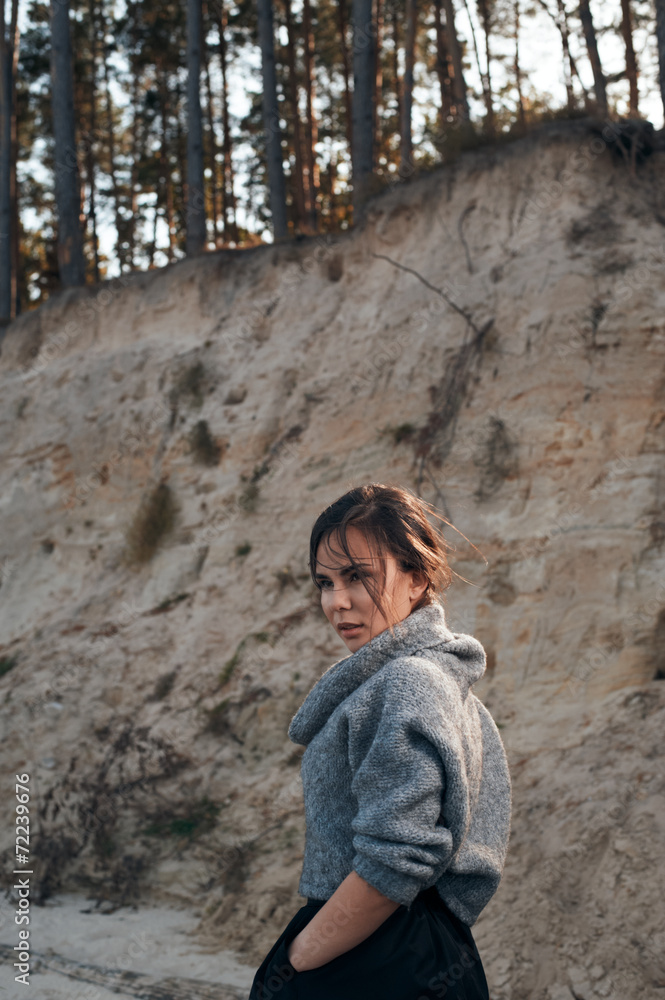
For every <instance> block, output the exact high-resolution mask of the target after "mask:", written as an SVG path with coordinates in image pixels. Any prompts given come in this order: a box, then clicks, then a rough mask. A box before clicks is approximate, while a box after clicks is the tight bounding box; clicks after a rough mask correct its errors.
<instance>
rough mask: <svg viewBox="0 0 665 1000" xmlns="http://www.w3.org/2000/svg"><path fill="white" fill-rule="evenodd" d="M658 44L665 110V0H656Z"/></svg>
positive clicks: (661, 90)
mask: <svg viewBox="0 0 665 1000" xmlns="http://www.w3.org/2000/svg"><path fill="white" fill-rule="evenodd" d="M656 44H657V46H658V75H659V79H660V96H661V100H662V102H663V109H664V110H665V0H656Z"/></svg>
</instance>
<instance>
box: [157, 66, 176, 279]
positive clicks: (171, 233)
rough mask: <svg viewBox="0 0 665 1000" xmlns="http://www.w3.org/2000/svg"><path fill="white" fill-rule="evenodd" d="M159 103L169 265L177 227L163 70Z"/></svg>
mask: <svg viewBox="0 0 665 1000" xmlns="http://www.w3.org/2000/svg"><path fill="white" fill-rule="evenodd" d="M159 103H160V106H161V111H162V114H161V119H162V137H161V142H160V148H159V163H160V167H161V171H162V174H163V175H164V209H165V212H166V228H167V231H168V237H169V246H168V250H167V257H168V261H169V264H170V263H171V262H172V261H173V260H174V259H175V225H174V220H173V184H172V181H171V157H170V156H169V132H168V123H169V117H170V115H169V110H170V105H169V81H168V77H167V75H166V73H165V72H164V71H163V70H162V72H161V73H160V75H159Z"/></svg>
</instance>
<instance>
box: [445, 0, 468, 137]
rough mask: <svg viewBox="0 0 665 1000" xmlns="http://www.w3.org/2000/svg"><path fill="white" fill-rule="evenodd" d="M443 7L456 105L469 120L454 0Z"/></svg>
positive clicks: (461, 117) (460, 114)
mask: <svg viewBox="0 0 665 1000" xmlns="http://www.w3.org/2000/svg"><path fill="white" fill-rule="evenodd" d="M443 9H444V11H445V14H446V30H447V33H448V44H449V46H450V54H451V56H452V60H453V69H454V71H455V75H454V77H453V93H454V95H455V105H456V108H457V115H458V117H459V118H460V119H461V120H462V121H468V120H469V102H468V100H467V96H466V80H465V79H464V67H463V65H462V46H461V45H460V41H459V37H458V35H457V29H456V27H455V8H454V7H453V0H443Z"/></svg>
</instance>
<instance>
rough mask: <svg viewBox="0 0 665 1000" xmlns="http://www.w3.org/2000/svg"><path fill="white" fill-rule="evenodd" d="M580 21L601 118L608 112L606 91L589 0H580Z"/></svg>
mask: <svg viewBox="0 0 665 1000" xmlns="http://www.w3.org/2000/svg"><path fill="white" fill-rule="evenodd" d="M580 21H581V22H582V29H583V31H584V39H585V41H586V47H587V52H588V53H589V61H590V62H591V69H592V70H593V82H594V88H595V91H596V105H597V107H598V114H599V115H600V116H601V117H602V118H606V117H607V114H608V106H607V92H606V89H605V75H604V73H603V67H602V66H601V64H600V56H599V55H598V42H597V40H596V29H595V28H594V26H593V18H592V17H591V10H590V8H589V0H580Z"/></svg>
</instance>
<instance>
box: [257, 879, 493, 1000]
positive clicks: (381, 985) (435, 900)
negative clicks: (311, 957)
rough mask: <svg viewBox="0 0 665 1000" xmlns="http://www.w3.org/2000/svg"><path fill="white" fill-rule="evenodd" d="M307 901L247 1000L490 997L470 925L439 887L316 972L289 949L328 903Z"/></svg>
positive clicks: (273, 950) (479, 999) (271, 953)
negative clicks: (301, 965)
mask: <svg viewBox="0 0 665 1000" xmlns="http://www.w3.org/2000/svg"><path fill="white" fill-rule="evenodd" d="M324 902H325V900H320V899H318V900H317V899H308V900H307V903H306V905H305V906H302V907H301V908H300V909H299V910H298V912H297V913H296V914H295V916H294V917H293V918H292V919H291V920H290V922H289V924H288V926H287V927H286V928H285V929H284V930H283V931H282V933H281V934H280V936H279V938H278V939H277V941H276V942H275V944H274V945H273V946H272V948H271V949H270V951H269V952H268V954H267V955H266V957H265V958H264V960H263V962H262V963H261V966H260V968H259V969H258V971H257V973H256V975H255V976H254V982H253V983H252V989H251V992H250V994H249V1000H438V998H441V997H445V998H446V1000H489V991H488V989H487V980H486V979H485V973H484V971H483V966H482V962H481V960H480V955H479V954H478V949H477V948H476V944H475V941H474V940H473V936H472V934H471V928H470V927H469V926H468V924H465V923H463V922H462V921H461V920H460V919H459V918H458V917H456V916H455V914H454V913H452V912H451V911H450V910H449V909H448V907H447V906H446V905H445V903H444V902H443V900H442V899H441V897H440V896H439V894H438V892H437V890H436V888H435V887H434V886H432V887H431V888H429V889H426V890H424V891H423V892H421V893H419V895H418V896H417V897H416V899H415V900H414V902H413V903H412V904H411V909H410V910H409V909H407V908H406V906H404V905H400V906H398V907H397V909H396V910H394V911H393V913H391V914H390V916H389V917H388V919H387V920H385V921H384V922H383V923H382V924H381V925H380V926H379V927H377V929H376V930H375V931H373V932H372V933H371V934H370V935H369V937H367V938H365V940H364V941H361V942H360V944H357V945H355V947H353V948H351V949H349V950H348V951H346V952H344V953H343V954H342V955H338V956H337V957H336V958H333V959H332V960H331V961H329V962H326V963H325V964H324V965H321V966H319V967H318V968H316V969H307V970H305V971H303V972H296V970H295V969H294V968H293V966H292V965H291V963H290V961H289V959H288V955H287V950H288V947H289V945H290V943H291V941H293V939H294V938H295V937H296V935H297V934H299V933H300V931H301V930H302V929H303V927H305V926H306V925H307V924H308V923H309V921H310V920H311V919H312V917H313V916H314V914H315V913H316V912H317V910H319V909H320V908H321V907H322V906H323V905H324Z"/></svg>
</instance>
